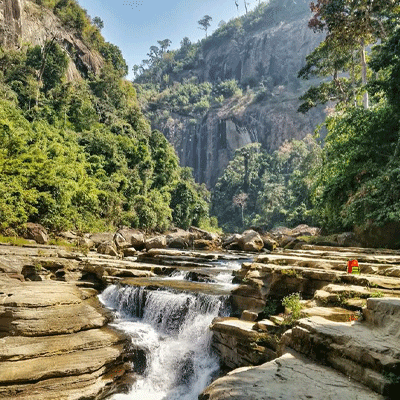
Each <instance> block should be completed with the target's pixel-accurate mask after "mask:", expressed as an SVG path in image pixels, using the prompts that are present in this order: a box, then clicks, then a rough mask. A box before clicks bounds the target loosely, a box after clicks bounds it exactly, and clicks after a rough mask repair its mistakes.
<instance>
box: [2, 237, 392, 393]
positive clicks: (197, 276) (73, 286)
mask: <svg viewBox="0 0 400 400" xmlns="http://www.w3.org/2000/svg"><path fill="white" fill-rule="evenodd" d="M109 236H110V235H109ZM94 239H96V238H94ZM97 239H98V240H99V243H101V242H102V241H104V240H109V239H110V238H109V237H108V236H107V238H97ZM129 245H130V246H131V245H132V241H131V240H130V241H129ZM138 247H139V246H138ZM127 248H128V247H127ZM123 254H124V248H123V246H121V244H120V247H119V250H118V252H117V256H115V255H114V256H113V255H108V254H99V253H97V252H94V251H84V252H83V251H82V249H79V248H74V249H72V248H65V249H63V248H61V247H57V246H49V245H37V244H31V245H27V246H25V247H17V246H8V245H0V398H4V399H15V400H17V399H26V400H27V399H34V400H39V399H83V398H85V399H102V398H107V397H108V396H109V395H110V394H112V393H116V392H123V391H125V390H126V389H127V388H128V387H129V386H130V385H131V384H132V382H134V380H135V373H133V371H135V362H136V361H135V360H136V359H137V357H136V358H135V349H134V348H132V346H131V345H130V344H129V343H130V342H129V341H127V340H126V337H125V336H124V335H123V334H121V333H119V332H117V331H115V330H112V329H111V328H109V327H108V326H107V324H108V322H109V321H110V318H111V315H110V314H108V312H106V311H105V310H104V308H103V307H102V305H101V304H100V303H99V300H98V298H97V294H98V293H99V291H100V290H102V289H104V288H105V287H107V286H108V285H109V284H118V285H122V286H142V287H146V290H160V289H161V290H166V289H169V290H174V291H178V292H179V291H186V292H195V293H199V292H200V293H206V294H213V295H218V296H225V297H228V296H230V298H231V303H232V315H233V316H232V317H228V318H217V319H216V320H214V321H213V323H212V325H211V327H210V328H211V330H212V332H213V342H212V346H213V349H214V351H215V353H216V354H217V355H218V356H219V358H220V363H221V366H222V367H223V369H222V371H225V372H228V371H231V372H229V373H228V375H226V376H225V377H222V378H219V379H217V380H216V381H215V382H214V383H212V384H211V385H210V386H209V387H208V388H207V389H206V390H205V391H204V392H203V394H202V395H201V396H200V398H201V399H203V400H205V399H210V400H216V399H218V400H220V399H230V400H232V399H243V400H244V399H252V400H258V399H260V400H261V399H265V398H268V399H293V398H304V399H308V398H315V399H326V398H335V399H336V398H340V399H341V398H349V399H383V398H389V399H390V398H393V399H394V398H396V394H397V393H398V390H399V381H400V380H399V376H400V331H399V326H400V277H399V275H400V274H399V271H400V253H398V252H395V251H389V250H384V251H379V250H370V249H360V248H346V249H344V248H332V247H325V246H310V245H302V248H299V249H297V250H282V249H277V250H274V251H272V252H270V253H264V254H254V253H253V254H247V253H244V252H240V251H225V252H221V251H199V250H196V251H191V250H178V249H165V248H151V249H147V250H146V249H145V248H143V250H141V251H136V250H135V252H134V254H130V255H126V256H125V257H123ZM350 258H356V259H358V261H359V265H360V268H361V273H360V274H359V275H353V274H348V273H347V271H346V263H347V259H350ZM221 260H224V261H225V262H226V261H229V262H236V263H237V262H238V261H240V262H241V267H240V264H237V267H235V268H234V276H233V278H234V284H229V285H225V286H224V285H222V284H220V283H218V282H217V281H216V279H215V278H216V277H217V275H218V274H219V273H220V272H221V271H223V269H221V267H220V266H219V264H218V262H220V261H221ZM243 260H248V261H245V262H242V261H243ZM237 268H239V269H237ZM176 274H181V276H183V278H180V279H175V278H174V276H176ZM292 293H299V295H300V297H301V300H300V303H301V306H302V310H301V315H300V319H294V318H292V315H291V311H290V310H289V309H286V310H285V308H284V307H283V306H282V305H281V302H282V299H283V298H284V297H285V296H288V295H291V294H292ZM272 304H275V305H276V307H275V308H276V310H275V311H273V312H272V311H268V310H271V309H272V308H271V307H270V306H271V305H272ZM127 372H129V373H127ZM305 382H309V383H308V384H305Z"/></svg>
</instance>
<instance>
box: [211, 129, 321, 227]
mask: <svg viewBox="0 0 400 400" xmlns="http://www.w3.org/2000/svg"><path fill="white" fill-rule="evenodd" d="M320 152H321V149H320V146H319V145H318V144H317V143H316V142H315V140H314V139H313V138H312V137H310V136H308V137H306V138H305V139H304V140H303V141H296V140H293V141H291V142H286V143H285V144H284V145H282V146H281V148H280V149H279V150H277V151H275V152H274V153H273V154H272V155H270V154H268V153H267V152H266V151H264V150H262V149H261V145H260V144H259V143H253V144H250V145H247V146H245V147H243V148H241V149H239V150H237V151H236V155H235V158H234V159H233V160H232V161H231V162H230V163H229V165H228V167H227V168H226V170H225V172H224V174H223V176H222V177H221V178H219V180H218V182H217V184H216V187H215V190H214V192H213V195H212V211H213V213H214V214H215V215H216V216H217V217H218V221H219V223H220V225H221V226H222V227H223V228H224V229H226V230H228V231H237V230H240V229H243V228H244V227H249V226H252V225H258V226H263V227H264V228H268V229H269V228H272V227H273V226H275V225H281V224H286V225H289V226H295V225H297V224H299V223H312V222H313V220H314V216H313V213H312V204H311V197H310V196H311V186H312V179H311V178H310V177H311V176H312V175H313V174H314V173H315V170H316V169H317V168H318V166H319V164H320ZM241 211H243V220H242V216H241Z"/></svg>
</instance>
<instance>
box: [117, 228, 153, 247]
mask: <svg viewBox="0 0 400 400" xmlns="http://www.w3.org/2000/svg"><path fill="white" fill-rule="evenodd" d="M114 242H115V244H116V245H117V247H118V248H121V249H124V248H128V247H134V248H135V249H136V250H142V249H144V248H145V246H146V238H145V236H144V234H143V232H140V231H139V230H137V229H129V228H122V229H119V230H118V231H117V232H116V233H115V235H114Z"/></svg>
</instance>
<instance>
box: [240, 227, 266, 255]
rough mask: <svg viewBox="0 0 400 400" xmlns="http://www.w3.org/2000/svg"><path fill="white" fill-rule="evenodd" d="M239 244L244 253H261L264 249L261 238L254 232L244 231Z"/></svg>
mask: <svg viewBox="0 0 400 400" xmlns="http://www.w3.org/2000/svg"><path fill="white" fill-rule="evenodd" d="M238 243H239V246H240V248H241V249H242V250H243V251H261V250H262V248H263V247H264V241H263V240H262V238H261V236H260V235H259V234H258V233H257V232H256V231H253V230H248V231H244V232H243V234H242V235H241V237H240V238H239V241H238Z"/></svg>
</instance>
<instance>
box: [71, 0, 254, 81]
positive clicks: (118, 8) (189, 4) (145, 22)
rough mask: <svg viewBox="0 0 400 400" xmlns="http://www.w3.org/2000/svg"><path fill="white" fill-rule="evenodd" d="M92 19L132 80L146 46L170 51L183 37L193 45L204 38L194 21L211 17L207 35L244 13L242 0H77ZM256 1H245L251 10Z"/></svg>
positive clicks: (144, 55) (145, 55) (143, 56)
mask: <svg viewBox="0 0 400 400" xmlns="http://www.w3.org/2000/svg"><path fill="white" fill-rule="evenodd" d="M77 1H78V3H79V4H80V6H81V7H83V8H85V9H86V10H87V11H88V13H89V15H90V16H91V17H92V18H93V17H95V16H98V17H100V18H101V19H102V20H103V22H104V28H103V29H102V31H101V32H102V34H103V36H104V38H105V39H106V41H108V42H111V43H113V44H115V45H117V46H118V47H119V48H120V49H121V51H122V53H123V55H124V58H125V60H126V61H127V63H128V66H129V75H128V78H132V76H133V74H132V66H133V65H134V64H140V63H141V61H142V60H143V59H146V58H148V57H147V53H148V52H149V48H150V46H153V45H157V40H163V39H167V38H168V39H170V40H171V41H172V44H171V49H176V48H179V47H180V42H181V40H182V38H184V37H185V36H187V37H188V38H189V39H190V40H191V41H192V42H197V41H198V40H199V39H201V38H203V37H204V36H205V32H204V31H203V30H201V29H199V28H198V27H199V25H198V23H197V21H198V20H199V19H201V18H202V17H203V16H204V15H206V14H207V15H210V16H211V17H212V21H211V25H210V28H209V29H208V33H212V32H213V31H214V30H215V29H217V28H218V24H219V22H220V21H221V20H223V21H225V22H228V21H229V20H230V19H231V18H234V17H237V16H238V15H242V14H244V13H245V9H244V4H243V2H244V0H236V2H237V3H238V5H239V10H237V8H236V5H235V0H140V1H127V0H77ZM258 2H259V0H247V3H248V4H249V5H248V9H249V10H252V9H253V8H254V7H255V6H256V5H257V4H258Z"/></svg>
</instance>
